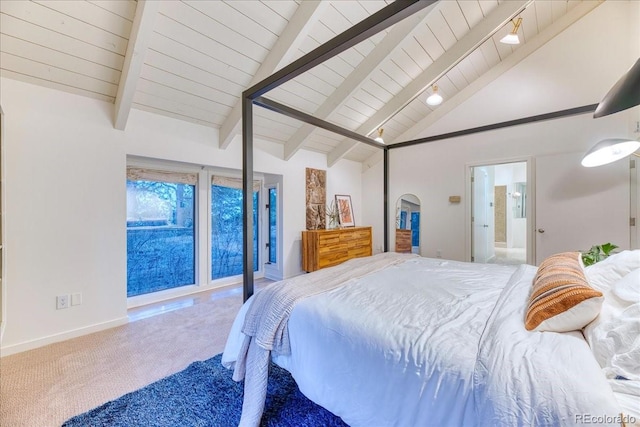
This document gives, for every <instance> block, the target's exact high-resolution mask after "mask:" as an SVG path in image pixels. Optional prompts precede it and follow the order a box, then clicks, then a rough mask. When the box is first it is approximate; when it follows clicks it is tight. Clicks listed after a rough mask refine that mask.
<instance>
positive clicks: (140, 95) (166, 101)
mask: <svg viewBox="0 0 640 427" xmlns="http://www.w3.org/2000/svg"><path fill="white" fill-rule="evenodd" d="M134 103H135V104H138V105H146V106H148V107H152V108H156V109H158V110H163V111H172V112H174V113H176V114H179V115H181V116H185V117H193V118H194V119H197V120H200V121H204V122H211V123H213V124H216V125H218V124H219V123H220V122H222V120H224V117H225V116H224V115H222V114H216V113H212V112H211V111H207V110H203V109H201V108H198V107H195V106H193V105H188V104H183V103H181V102H179V101H178V100H176V99H175V98H165V97H162V96H158V95H157V94H155V93H146V92H143V91H140V90H138V91H136V94H135V96H134Z"/></svg>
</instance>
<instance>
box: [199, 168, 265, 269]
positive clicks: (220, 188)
mask: <svg viewBox="0 0 640 427" xmlns="http://www.w3.org/2000/svg"><path fill="white" fill-rule="evenodd" d="M259 195H260V183H259V182H258V181H255V182H254V184H253V267H254V268H253V269H254V271H257V270H258V266H259V264H258V240H259V236H260V234H259V227H258V200H259ZM242 199H243V196H242V180H241V179H239V178H229V177H224V176H219V175H214V176H213V177H212V180H211V278H212V279H221V278H223V277H229V276H236V275H239V274H242V270H243V265H242V250H243V242H242Z"/></svg>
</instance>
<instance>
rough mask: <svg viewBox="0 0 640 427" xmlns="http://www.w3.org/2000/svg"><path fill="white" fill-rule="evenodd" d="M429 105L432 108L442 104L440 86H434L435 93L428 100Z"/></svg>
mask: <svg viewBox="0 0 640 427" xmlns="http://www.w3.org/2000/svg"><path fill="white" fill-rule="evenodd" d="M427 104H429V105H431V106H436V105H440V104H442V97H441V96H440V94H439V93H438V86H436V85H433V93H432V94H431V95H430V96H429V97H428V98H427Z"/></svg>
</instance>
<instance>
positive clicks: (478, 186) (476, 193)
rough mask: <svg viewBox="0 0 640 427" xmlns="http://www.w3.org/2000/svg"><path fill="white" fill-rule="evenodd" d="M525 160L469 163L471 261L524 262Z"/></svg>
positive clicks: (526, 197)
mask: <svg viewBox="0 0 640 427" xmlns="http://www.w3.org/2000/svg"><path fill="white" fill-rule="evenodd" d="M527 201H528V191H527V162H524V161H523V162H513V163H500V164H490V165H481V166H472V167H471V261H472V262H477V263H495V264H524V263H526V262H527V211H528V209H527Z"/></svg>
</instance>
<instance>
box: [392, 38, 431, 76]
mask: <svg viewBox="0 0 640 427" xmlns="http://www.w3.org/2000/svg"><path fill="white" fill-rule="evenodd" d="M412 40H413V39H412ZM391 61H393V63H394V64H395V65H396V66H398V67H399V68H400V69H401V70H402V72H404V73H406V74H407V75H408V76H409V78H411V79H415V78H416V77H418V76H419V75H420V73H422V71H423V68H421V67H420V66H419V65H418V64H417V63H416V61H414V59H413V58H411V56H409V54H408V53H407V51H406V50H404V49H396V50H395V51H394V52H393V55H392V56H391Z"/></svg>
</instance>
